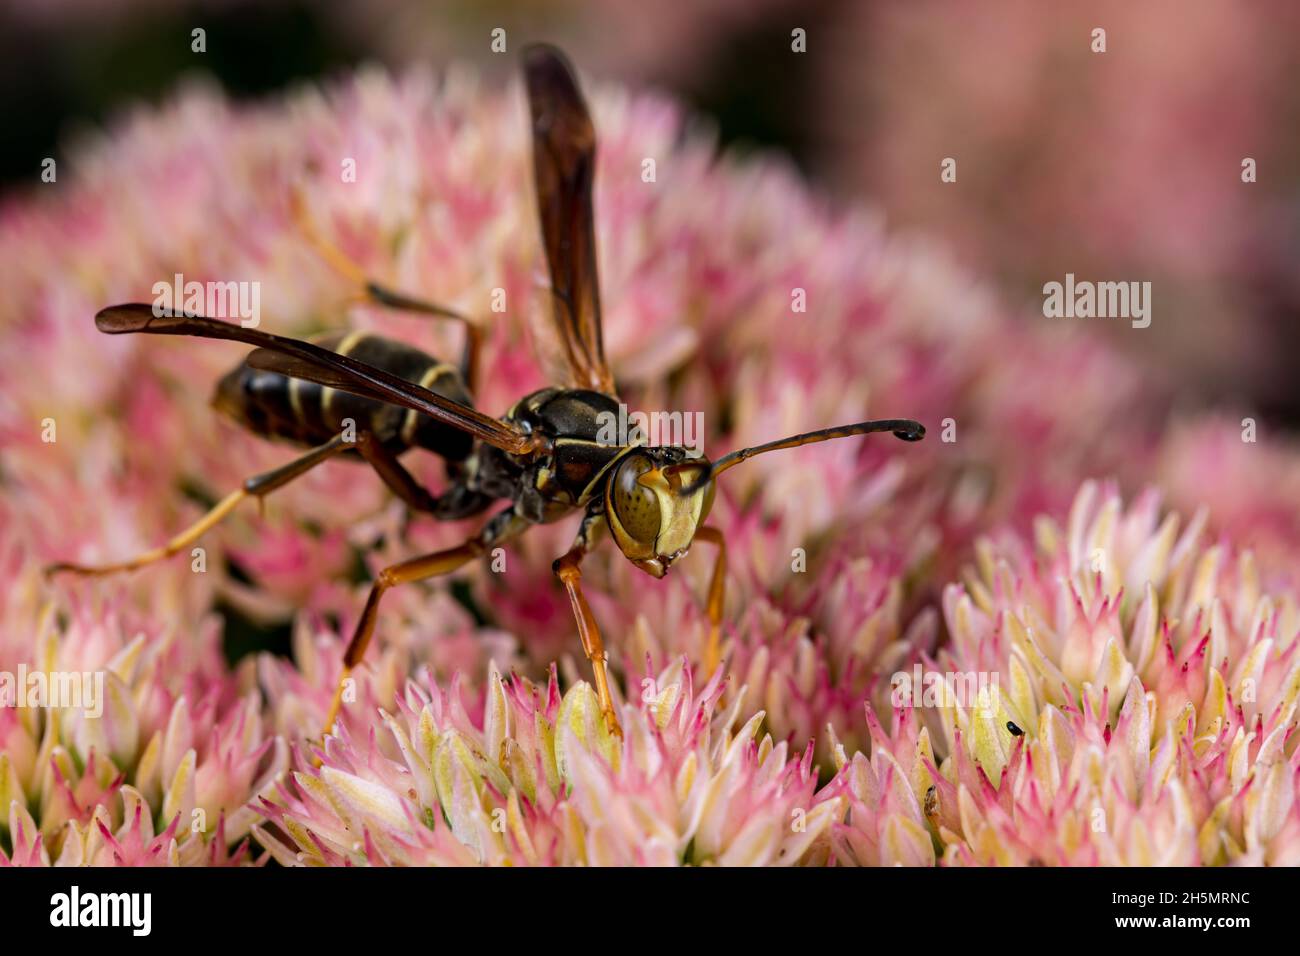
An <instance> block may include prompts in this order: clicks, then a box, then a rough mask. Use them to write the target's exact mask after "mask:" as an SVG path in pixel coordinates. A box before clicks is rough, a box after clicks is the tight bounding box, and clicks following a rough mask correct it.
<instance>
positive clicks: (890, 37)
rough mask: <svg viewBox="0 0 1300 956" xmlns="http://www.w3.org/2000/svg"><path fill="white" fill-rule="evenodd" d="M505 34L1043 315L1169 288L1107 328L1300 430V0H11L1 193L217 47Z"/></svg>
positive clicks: (404, 58)
mask: <svg viewBox="0 0 1300 956" xmlns="http://www.w3.org/2000/svg"><path fill="white" fill-rule="evenodd" d="M196 27H202V28H203V29H204V30H205V31H206V45H207V52H206V55H205V56H203V57H201V58H196V57H194V56H192V55H191V54H190V52H189V37H190V33H191V31H192V30H193V29H194V28H196ZM1096 27H1102V28H1104V29H1105V30H1106V43H1107V49H1106V52H1105V53H1104V54H1096V53H1094V52H1092V50H1091V43H1092V36H1091V34H1092V30H1093V29H1094V28H1096ZM495 28H503V29H505V31H506V35H507V43H508V47H509V51H508V52H510V53H514V52H517V50H518V48H519V47H520V46H522V45H523V44H524V43H526V42H528V41H531V40H536V39H548V40H551V41H554V42H557V43H559V44H561V45H562V46H564V47H565V49H566V50H568V51H569V53H570V55H571V56H572V58H573V59H574V60H575V62H576V63H578V64H579V65H580V67H581V68H582V69H583V70H584V71H585V72H586V73H587V74H588V76H591V77H595V78H608V79H615V80H621V81H625V82H629V83H633V84H638V85H645V84H648V85H652V86H655V87H659V88H661V89H663V90H666V91H668V92H670V93H672V94H673V95H674V96H676V97H678V98H679V99H681V100H683V101H684V102H685V103H687V104H688V105H689V107H690V108H691V109H693V110H695V111H696V112H698V113H699V114H700V116H701V117H702V118H703V119H704V121H705V122H708V123H711V124H713V125H715V126H716V128H717V131H718V133H719V135H720V137H721V139H722V141H723V142H724V143H726V144H727V145H728V146H729V147H731V148H733V149H738V150H753V149H775V150H779V151H782V152H784V153H786V154H787V155H789V156H790V157H791V158H792V159H793V161H794V162H795V163H796V164H797V165H798V166H799V167H800V169H801V170H802V171H803V172H804V174H805V175H806V176H807V177H808V178H809V179H810V181H811V182H812V183H813V185H814V187H815V188H816V189H818V190H819V191H821V192H822V193H823V194H824V195H826V196H827V197H828V198H829V200H830V201H831V202H833V203H837V204H839V203H843V204H849V203H852V202H857V201H865V202H868V203H871V204H874V205H875V206H876V207H877V208H879V209H880V210H882V211H883V213H884V214H885V216H886V218H887V221H888V222H889V224H890V225H891V227H892V228H893V229H895V230H896V231H903V232H907V231H912V230H916V231H918V232H920V233H923V234H925V235H927V236H928V237H929V238H930V239H931V240H932V241H938V242H941V243H944V244H947V245H948V246H949V247H950V249H951V252H952V253H953V255H954V256H955V257H956V258H958V259H959V260H960V261H962V262H964V263H966V264H968V265H969V266H970V267H971V268H972V269H974V270H976V271H977V272H978V274H980V275H982V276H984V277H985V278H988V279H991V280H993V281H994V282H995V284H996V287H997V288H998V289H999V291H1000V294H1001V295H1002V296H1003V297H1004V299H1005V300H1006V301H1007V303H1008V304H1009V305H1011V306H1012V307H1013V308H1017V309H1018V310H1019V311H1021V312H1022V313H1023V315H1024V317H1025V320H1026V321H1035V320H1037V321H1046V320H1043V319H1042V318H1041V312H1040V309H1041V303H1042V286H1043V283H1045V282H1048V281H1053V280H1056V281H1059V280H1062V279H1063V277H1064V275H1065V273H1067V272H1073V273H1075V274H1076V276H1078V277H1079V278H1080V279H1093V280H1096V281H1102V280H1120V281H1126V280H1137V281H1151V282H1152V284H1153V304H1154V320H1153V323H1152V325H1151V327H1150V328H1149V329H1145V330H1142V331H1140V332H1135V331H1133V330H1131V329H1130V328H1129V327H1128V323H1126V322H1122V321H1111V322H1106V321H1101V320H1093V321H1092V322H1091V323H1089V324H1088V328H1089V330H1090V331H1092V332H1094V333H1095V334H1097V335H1099V336H1106V337H1109V338H1110V339H1112V340H1113V342H1114V344H1116V345H1117V346H1118V347H1120V348H1122V349H1124V350H1126V351H1128V352H1130V353H1131V354H1133V353H1136V354H1137V355H1139V356H1140V357H1141V361H1142V364H1143V368H1144V369H1145V370H1146V371H1147V373H1148V374H1149V375H1150V377H1151V378H1152V379H1153V380H1155V381H1157V382H1159V384H1160V385H1161V386H1162V387H1165V388H1168V389H1170V390H1171V392H1172V394H1174V395H1175V396H1177V399H1178V401H1179V403H1180V404H1181V405H1182V406H1184V407H1186V408H1188V409H1194V408H1199V407H1203V406H1209V405H1227V406H1231V407H1234V408H1243V409H1250V410H1252V411H1253V412H1255V413H1257V414H1258V415H1260V416H1261V418H1262V419H1263V420H1265V421H1267V422H1269V423H1271V424H1273V425H1277V426H1281V427H1284V428H1286V429H1288V430H1292V431H1294V430H1295V428H1296V426H1297V425H1298V424H1300V376H1297V371H1298V368H1297V366H1298V365H1300V362H1298V361H1297V355H1300V271H1298V270H1297V268H1296V266H1297V263H1298V261H1300V83H1297V82H1296V80H1297V76H1296V65H1297V64H1300V4H1296V3H1294V2H1291V0H1261V2H1253V3H1249V4H1244V3H1239V2H1234V0H1196V2H1175V0H1143V2H1140V3H1133V2H1094V3H1088V4H1086V5H1085V4H1056V3H1053V4H1049V3H1043V2H1034V0H993V2H984V3H980V4H971V3H964V2H959V0H931V2H911V3H902V2H882V3H872V2H863V0H852V2H850V0H804V2H794V0H692V2H689V3H644V2H642V0H603V2H599V3H595V2H586V3H582V2H577V0H515V2H510V0H448V2H419V0H368V2H353V3H341V2H328V0H262V2H257V3H254V2H251V0H248V2H245V0H209V2H193V3H190V2H184V0H117V2H103V0H8V2H6V3H5V4H3V7H2V9H0V97H2V98H3V115H4V117H5V122H4V123H3V124H2V125H0V131H2V132H0V135H2V136H3V137H4V143H3V149H0V188H3V189H4V190H5V191H6V192H12V191H21V190H25V189H28V188H30V187H31V185H32V184H33V183H34V182H36V181H38V177H39V171H40V164H41V161H42V159H43V158H45V157H47V156H53V157H56V158H57V157H59V156H60V155H62V153H61V147H63V146H64V145H66V144H67V143H68V142H69V141H70V139H71V138H73V137H75V136H76V134H77V131H78V129H79V128H82V127H84V126H86V125H87V124H91V125H98V124H102V123H104V122H108V121H110V120H111V119H112V118H113V117H114V115H116V114H117V113H119V112H121V111H123V110H125V109H127V108H128V107H129V106H130V105H131V104H133V103H136V102H139V101H146V102H149V101H158V100H159V99H161V98H162V97H163V96H164V95H165V94H166V93H167V92H168V91H169V90H171V89H172V88H173V87H174V86H175V85H176V83H177V82H178V81H179V80H181V79H182V78H183V77H185V76H186V75H188V74H190V73H192V72H193V71H194V70H195V63H196V59H198V61H199V62H200V63H201V66H202V69H203V70H204V71H206V73H207V74H208V75H209V76H210V77H212V78H215V80H216V81H217V82H219V83H220V84H221V86H222V87H223V88H225V89H226V90H227V92H229V93H230V94H231V95H233V96H235V97H239V98H247V97H259V96H263V95H266V94H269V93H272V92H275V91H279V90H282V89H284V88H286V87H290V86H292V85H294V84H299V83H302V82H304V81H310V80H312V79H313V78H317V77H322V76H329V75H331V74H333V73H336V72H340V71H343V70H345V69H349V68H351V67H353V66H355V65H357V64H359V63H363V62H372V61H378V62H381V63H387V64H390V65H393V66H401V65H404V64H407V63H411V62H413V61H425V62H433V63H434V64H438V63H441V62H449V61H453V60H458V61H467V62H472V63H475V64H476V65H478V66H479V67H480V68H481V69H482V70H484V71H486V72H488V73H497V74H501V75H505V74H506V73H507V72H508V71H510V70H512V68H513V65H514V62H515V60H514V57H512V56H500V55H497V54H494V53H493V52H492V49H491V45H490V44H491V31H492V30H493V29H495ZM796 28H800V29H802V30H804V31H806V37H807V53H806V54H804V55H801V56H791V55H790V54H791V49H790V46H791V33H792V30H794V29H796ZM945 157H953V158H955V159H956V160H957V163H958V166H957V170H958V178H957V182H956V183H951V184H945V183H942V182H941V181H940V177H939V171H940V163H941V161H942V160H943V159H944V158H945ZM1246 157H1250V158H1252V159H1254V160H1255V162H1256V166H1257V170H1258V173H1257V176H1258V181H1257V182H1254V183H1250V184H1247V183H1243V182H1242V177H1241V171H1242V161H1243V159H1245V158H1246Z"/></svg>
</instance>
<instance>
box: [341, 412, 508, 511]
mask: <svg viewBox="0 0 1300 956" xmlns="http://www.w3.org/2000/svg"><path fill="white" fill-rule="evenodd" d="M357 451H359V452H360V453H361V457H362V458H364V459H365V460H366V462H367V463H368V464H369V465H370V467H371V468H373V469H374V470H375V473H376V474H377V475H379V477H380V478H381V479H383V482H384V484H385V485H387V486H388V490H389V491H391V492H392V493H393V494H395V495H397V497H398V498H400V499H401V500H402V501H404V502H405V503H406V505H407V507H409V508H410V509H412V510H413V511H421V512H424V513H426V514H431V515H433V516H434V517H435V518H437V519H438V520H439V521H458V520H460V519H461V518H468V517H471V516H472V515H476V514H478V513H479V512H480V511H482V510H483V508H484V507H486V505H487V503H488V502H489V501H491V500H492V499H490V498H486V497H485V496H483V495H479V494H477V493H475V492H473V491H470V490H468V489H467V488H465V487H464V486H463V485H453V487H451V488H450V489H448V491H447V493H446V494H443V495H431V494H429V491H428V489H427V488H425V487H424V486H423V485H421V484H420V483H419V482H418V481H416V480H415V477H414V476H413V475H412V474H411V473H410V472H409V471H407V470H406V467H405V466H404V465H403V464H402V463H401V462H400V461H399V460H398V458H397V454H396V453H395V452H394V451H393V450H392V449H391V448H389V447H388V446H387V445H385V444H384V443H383V442H382V441H381V440H380V439H378V438H376V437H375V436H374V435H373V434H372V433H370V432H361V433H358V434H357Z"/></svg>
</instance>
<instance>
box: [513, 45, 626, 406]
mask: <svg viewBox="0 0 1300 956" xmlns="http://www.w3.org/2000/svg"><path fill="white" fill-rule="evenodd" d="M524 78H525V81H526V84H527V86H528V108H529V113H530V115H531V117H532V130H533V175H534V180H535V184H536V190H537V206H538V212H539V214H540V217H541V227H542V245H543V246H544V247H545V249H546V260H547V264H548V266H549V269H550V275H551V299H552V302H551V307H552V314H553V318H554V325H555V329H556V333H557V335H558V337H559V340H560V346H561V350H562V352H563V354H564V358H565V362H566V364H567V365H568V371H569V377H570V382H569V384H570V385H573V386H575V387H579V388H591V389H595V390H596V391H599V392H604V393H605V394H607V395H613V394H614V376H613V374H612V373H611V372H610V369H609V364H608V363H607V362H606V360H605V345H604V341H603V337H602V334H601V315H600V283H599V278H598V274H597V270H596V232H595V222H594V216H593V212H592V200H591V194H592V185H593V183H594V181H595V174H596V132H595V129H594V128H593V126H592V123H591V115H590V114H589V113H588V112H587V104H586V102H584V100H583V98H582V92H581V91H580V90H579V89H578V82H577V80H576V79H574V75H573V70H572V69H571V68H570V66H569V63H568V61H567V60H566V59H565V57H564V54H562V53H561V52H560V51H559V50H557V49H555V48H554V47H551V46H545V45H535V46H530V47H529V48H528V49H527V50H525V51H524Z"/></svg>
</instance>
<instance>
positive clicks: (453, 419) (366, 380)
mask: <svg viewBox="0 0 1300 956" xmlns="http://www.w3.org/2000/svg"><path fill="white" fill-rule="evenodd" d="M95 325H96V327H97V328H98V329H99V330H100V331H101V332H107V333H108V334H110V335H121V334H123V333H128V332H145V333H149V334H152V335H193V336H198V337H200V338H206V339H228V340H231V341H235V342H243V343H244V344H246V345H253V346H256V347H257V351H255V352H253V353H252V354H251V355H249V357H248V364H249V365H251V366H252V367H254V368H260V369H265V370H267V371H271V372H279V373H280V374H282V375H288V376H291V377H293V378H301V379H306V380H307V381H311V382H319V383H321V384H322V385H328V386H330V387H331V388H337V389H339V390H340V391H344V392H350V393H352V394H354V395H360V396H362V397H364V398H373V399H376V400H378V401H381V402H387V403H389V404H391V405H399V406H401V407H403V408H413V409H415V410H416V411H417V412H420V413H422V414H424V415H428V416H429V417H430V418H433V419H435V420H437V421H439V422H442V423H443V424H445V425H449V426H451V427H452V428H458V429H460V430H461V431H463V432H466V433H468V434H470V435H472V436H474V437H475V438H478V439H480V440H481V441H485V442H487V443H488V444H489V445H494V446H495V447H497V448H501V449H503V450H505V451H508V452H511V453H513V454H522V453H523V452H525V451H528V450H530V449H531V448H532V445H533V442H532V439H531V438H530V437H529V436H528V435H527V434H525V433H524V432H523V430H522V429H519V428H517V427H514V426H511V425H508V424H506V423H505V422H503V421H500V420H499V419H496V418H492V417H491V416H489V415H485V414H483V413H482V412H480V411H479V410H478V409H476V408H471V407H470V406H468V405H463V404H461V403H460V402H457V401H453V400H452V399H450V398H446V397H445V396H442V395H439V394H437V393H436V392H432V391H430V390H429V389H427V388H422V387H421V386H419V385H417V384H415V383H414V382H408V381H407V380H406V379H404V378H399V377H398V376H396V375H394V374H392V373H391V372H387V371H385V370H384V369H381V368H377V367H376V366H374V365H370V364H368V363H366V362H359V361H357V360H356V359H353V358H348V357H347V356H346V355H339V354H337V353H335V352H331V351H329V349H324V348H321V347H320V346H319V345H313V344H312V343H310V342H303V341H301V340H299V339H293V338H288V337H286V336H282V335H273V334H271V333H270V332H262V331H259V330H257V329H252V328H245V327H244V326H242V325H235V324H234V323H232V322H222V321H219V320H217V319H209V318H205V317H204V316H201V315H186V314H170V315H169V314H163V315H155V314H154V308H153V306H151V305H144V304H140V303H135V304H130V305H115V306H110V307H109V308H107V309H103V310H102V311H100V312H99V314H98V315H96V316H95Z"/></svg>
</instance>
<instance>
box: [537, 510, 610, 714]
mask: <svg viewBox="0 0 1300 956" xmlns="http://www.w3.org/2000/svg"><path fill="white" fill-rule="evenodd" d="M603 523H604V517H603V516H602V515H600V514H599V513H597V512H588V513H587V516H586V517H584V518H583V519H582V527H581V528H580V529H579V530H578V538H577V540H576V541H574V543H573V547H572V548H570V549H569V550H568V551H567V552H566V553H565V554H564V555H563V556H562V557H560V558H557V559H556V561H555V563H554V564H553V565H552V566H551V568H552V570H553V571H554V572H555V575H556V577H558V578H559V579H560V581H561V582H562V583H563V584H564V589H565V590H566V591H567V592H568V593H569V603H570V605H571V606H572V607H573V616H574V618H576V619H577V622H578V637H579V638H580V639H581V640H582V650H583V652H584V653H585V654H586V655H587V660H588V661H590V662H591V670H592V676H593V677H594V678H595V682H596V696H597V697H598V698H599V700H600V712H601V713H602V714H603V715H604V717H605V724H606V726H607V727H609V730H610V733H612V734H614V735H615V736H617V737H622V736H623V728H622V727H621V726H620V725H619V722H618V712H617V711H616V710H615V709H614V697H613V695H612V694H611V693H610V689H609V673H608V663H609V659H608V657H607V656H606V654H605V642H604V641H603V640H601V637H600V627H599V626H598V625H597V624H596V616H595V615H594V614H592V613H591V605H589V604H588V603H587V598H586V595H584V594H583V593H582V568H581V564H582V559H583V558H584V557H586V555H587V552H588V551H590V550H591V547H592V545H593V544H594V543H595V540H594V537H595V533H596V531H597V529H598V528H600V527H601V526H602V524H603Z"/></svg>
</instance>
